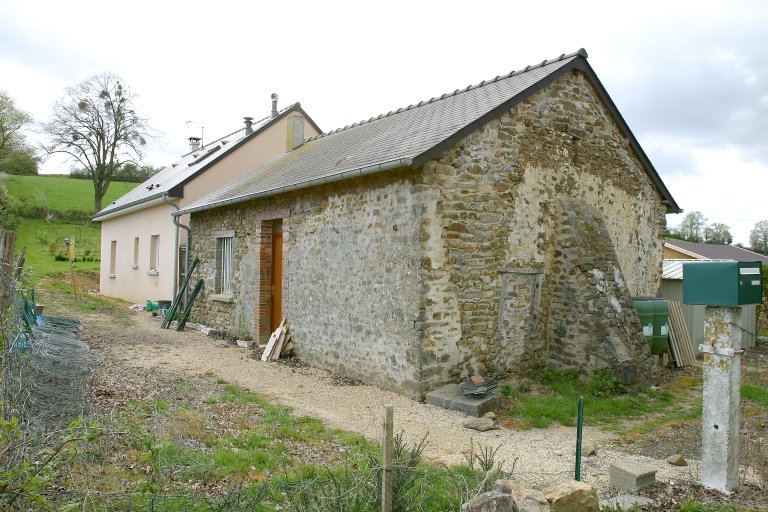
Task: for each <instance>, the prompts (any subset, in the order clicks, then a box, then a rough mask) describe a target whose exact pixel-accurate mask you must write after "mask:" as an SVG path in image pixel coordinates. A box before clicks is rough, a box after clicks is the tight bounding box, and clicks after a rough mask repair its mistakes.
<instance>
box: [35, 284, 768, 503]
mask: <svg viewBox="0 0 768 512" xmlns="http://www.w3.org/2000/svg"><path fill="white" fill-rule="evenodd" d="M86 289H87V288H86ZM46 300H47V301H48V303H49V304H52V306H53V308H52V310H53V311H52V312H53V313H55V314H66V312H65V311H62V310H58V311H57V309H60V308H59V307H57V304H56V299H55V298H54V297H50V296H49V297H46ZM119 308H120V310H119V313H117V314H116V313H115V312H114V311H112V312H110V311H105V312H103V313H97V312H94V313H92V314H89V315H85V316H84V315H70V316H78V317H80V318H81V319H82V320H83V326H84V330H83V334H82V336H83V338H84V339H85V340H86V341H87V342H88V343H89V345H90V346H91V348H92V350H94V352H96V353H97V354H98V355H100V356H101V357H102V358H103V361H104V363H103V364H102V368H101V371H100V372H99V377H98V379H99V381H100V382H97V383H96V388H97V400H103V401H108V402H110V404H111V406H112V405H114V404H116V403H120V402H121V401H126V400H128V399H143V400H151V399H152V397H153V396H161V395H163V394H165V396H173V392H172V390H171V391H169V390H167V389H161V386H162V385H163V384H162V383H163V382H166V383H167V382H172V381H173V380H174V378H175V377H180V376H183V377H184V378H195V379H199V378H200V377H201V376H207V377H210V376H215V377H217V378H220V379H224V380H226V381H228V382H230V383H233V384H237V385H239V386H242V387H243V388H246V389H248V390H251V391H253V392H257V393H259V394H262V395H263V396H265V397H267V398H269V399H271V400H272V401H274V402H277V403H281V404H284V405H286V406H289V407H291V408H292V409H293V411H294V413H295V414H296V415H304V416H311V417H315V418H318V419H320V420H322V421H323V422H324V423H325V424H326V425H327V426H328V427H331V428H339V429H343V430H347V431H350V432H354V433H358V434H361V435H363V436H365V437H367V438H368V439H370V440H372V441H375V442H378V441H379V440H380V437H381V418H382V412H383V407H384V406H385V405H393V406H394V410H395V429H396V431H398V432H400V431H402V432H403V434H404V438H405V440H406V441H407V442H409V443H417V442H419V441H420V440H421V439H422V438H423V437H424V435H425V434H426V435H427V436H428V437H427V441H428V444H427V447H426V450H425V453H424V455H425V457H426V458H427V459H428V460H431V461H433V462H435V463H443V464H448V465H452V464H460V463H464V462H465V459H464V455H463V452H465V451H467V450H468V449H469V447H470V445H471V444H472V443H474V444H475V446H477V445H478V444H479V445H482V446H487V447H493V448H495V447H499V446H500V449H499V451H498V455H497V461H504V462H505V465H504V469H505V470H507V471H512V470H513V469H514V475H513V476H514V477H515V478H518V479H520V480H522V481H523V482H525V483H527V484H529V485H531V486H534V487H539V488H541V487H545V486H546V485H548V484H550V483H556V482H561V481H563V480H567V479H571V478H572V477H573V471H574V464H575V455H574V451H575V440H576V432H575V428H568V427H562V426H558V427H551V428H548V429H545V430H541V429H531V430H511V429H506V428H501V429H500V430H493V431H488V432H483V433H481V432H476V431H473V430H468V429H466V428H464V427H462V426H461V423H462V421H463V420H464V419H465V418H466V417H465V416H464V415H462V414H460V413H458V412H455V411H447V410H444V409H440V408H437V407H434V406H430V405H427V404H423V403H419V402H416V401H414V400H411V399H408V398H405V397H403V396H401V395H398V394H396V393H393V392H389V391H384V390H381V389H379V388H376V387H373V386H368V385H363V384H359V383H357V382H355V381H351V380H349V379H343V378H338V377H335V376H333V375H332V374H330V373H329V372H326V371H324V370H319V369H316V368H312V367H310V366H307V365H304V364H288V363H285V362H280V363H264V362H261V361H259V360H257V359H255V358H254V357H253V351H251V350H247V349H242V348H238V347H236V346H234V345H232V344H230V343H228V342H227V341H224V340H217V339H214V338H210V337H208V336H205V335H204V334H202V333H199V332H197V331H194V330H190V329H187V330H186V331H185V332H176V331H175V330H172V329H171V330H165V329H161V328H160V320H159V318H158V317H152V316H150V315H149V314H147V313H146V312H144V311H138V312H137V311H127V310H126V308H125V306H124V305H120V306H119ZM763 352H764V353H763ZM758 356H760V357H758V358H757V361H758V364H764V365H768V347H767V346H763V347H762V352H758ZM761 358H762V359H761ZM688 371H693V372H695V371H700V369H699V370H697V369H692V370H688ZM99 389H101V391H99ZM100 393H101V396H99V394H100ZM203 399H204V397H202V396H201V397H200V400H203ZM767 420H768V418H765V417H764V416H758V417H757V418H753V417H750V418H748V422H747V424H746V425H747V428H746V434H748V435H749V434H750V433H751V434H754V433H755V432H757V433H758V434H760V435H764V434H765V432H766V430H768V421H767ZM749 422H752V423H749ZM753 427H756V428H753ZM584 438H585V441H591V442H593V443H595V444H596V445H597V448H598V450H597V455H595V456H590V457H585V458H584V459H583V466H582V473H581V474H582V479H583V480H584V481H586V482H588V483H591V484H593V485H595V486H596V487H597V488H598V491H599V493H600V496H601V498H606V497H610V496H612V495H615V494H617V491H616V490H615V489H613V488H611V487H610V486H609V484H608V468H609V466H610V464H611V463H613V462H617V461H635V462H640V463H643V464H646V465H649V466H651V467H653V468H654V469H656V470H657V480H658V481H659V483H657V484H655V485H654V486H652V487H650V488H647V489H644V490H643V492H642V494H644V495H646V496H650V497H653V498H654V499H655V500H656V502H657V504H658V508H657V509H658V510H673V509H675V504H676V503H679V502H680V501H681V500H683V499H684V498H685V497H691V498H694V499H701V500H702V501H729V502H732V503H738V504H741V505H747V506H748V507H750V508H751V509H754V510H768V508H766V506H765V504H766V503H768V493H766V491H765V489H763V490H760V489H757V488H756V487H755V486H749V487H746V488H744V489H742V490H740V491H738V492H737V493H735V494H734V495H732V496H731V497H729V498H725V497H723V496H722V495H718V494H717V493H713V492H712V491H707V490H705V489H702V488H701V487H700V486H698V484H696V482H697V481H698V480H699V476H700V465H699V457H700V427H699V426H698V425H697V424H696V422H692V423H691V422H679V423H673V424H671V425H668V426H665V428H664V429H662V430H660V431H658V432H656V433H652V434H645V435H639V436H635V437H634V438H633V439H632V440H631V442H629V443H627V442H626V438H625V436H618V435H616V434H612V433H610V432H607V431H603V430H600V429H598V428H595V427H585V430H584ZM674 453H682V454H683V455H684V456H685V457H686V459H687V460H688V466H684V467H676V466H672V465H670V464H669V463H668V462H667V461H666V460H665V459H666V457H668V456H669V455H672V454H674ZM312 456H314V457H315V458H316V459H317V461H316V462H317V463H322V461H323V460H324V458H325V457H326V454H323V453H317V454H314V455H312V454H310V457H312Z"/></svg>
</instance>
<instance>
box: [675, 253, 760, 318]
mask: <svg viewBox="0 0 768 512" xmlns="http://www.w3.org/2000/svg"><path fill="white" fill-rule="evenodd" d="M761 270H762V267H761V264H760V262H759V261H699V262H695V263H693V262H692V263H683V302H684V303H685V304H706V305H708V306H732V307H736V306H743V305H745V304H760V303H761V302H762V294H763V283H762V273H761Z"/></svg>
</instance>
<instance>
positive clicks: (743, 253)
mask: <svg viewBox="0 0 768 512" xmlns="http://www.w3.org/2000/svg"><path fill="white" fill-rule="evenodd" d="M664 245H665V246H667V247H669V248H672V249H682V251H683V252H685V253H689V254H691V256H694V257H696V256H698V257H699V258H700V259H705V260H727V261H760V262H762V263H763V265H768V256H763V255H762V254H758V253H756V252H752V251H750V250H747V249H742V248H741V247H736V246H735V245H719V244H702V243H696V242H683V241H680V240H665V241H664ZM688 261H690V260H688Z"/></svg>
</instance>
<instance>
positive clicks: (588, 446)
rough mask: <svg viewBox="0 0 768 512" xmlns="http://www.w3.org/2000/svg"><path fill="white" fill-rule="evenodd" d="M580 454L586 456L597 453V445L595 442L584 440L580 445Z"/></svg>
mask: <svg viewBox="0 0 768 512" xmlns="http://www.w3.org/2000/svg"><path fill="white" fill-rule="evenodd" d="M581 454H582V455H586V456H587V457H591V456H593V455H597V446H595V443H593V442H592V441H585V442H584V443H583V444H582V445H581Z"/></svg>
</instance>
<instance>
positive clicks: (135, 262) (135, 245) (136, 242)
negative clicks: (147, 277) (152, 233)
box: [133, 237, 139, 268]
mask: <svg viewBox="0 0 768 512" xmlns="http://www.w3.org/2000/svg"><path fill="white" fill-rule="evenodd" d="M133 268H139V237H136V238H134V239H133Z"/></svg>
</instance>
